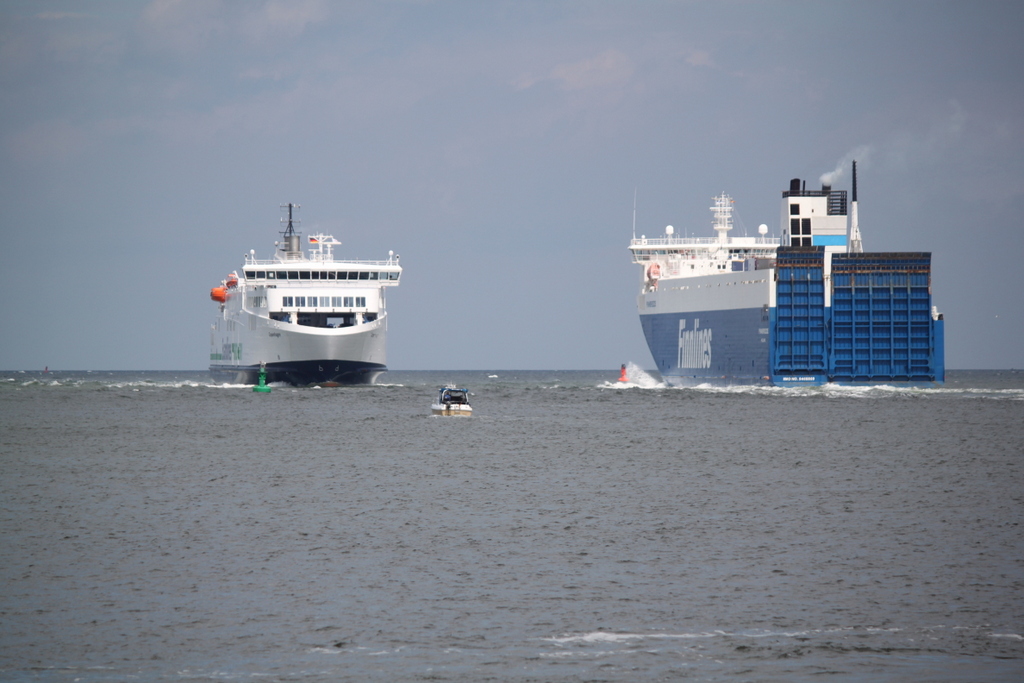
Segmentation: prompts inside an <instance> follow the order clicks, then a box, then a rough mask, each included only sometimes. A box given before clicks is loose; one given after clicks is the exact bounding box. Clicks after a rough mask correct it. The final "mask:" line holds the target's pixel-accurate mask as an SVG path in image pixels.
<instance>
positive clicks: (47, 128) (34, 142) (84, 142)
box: [4, 120, 89, 167]
mask: <svg viewBox="0 0 1024 683" xmlns="http://www.w3.org/2000/svg"><path fill="white" fill-rule="evenodd" d="M88 144H89V136H88V135H87V134H86V132H85V131H83V130H82V129H81V128H78V127H76V126H73V125H72V124H71V123H69V122H67V121H64V120H53V121H40V122H36V123H33V124H31V125H29V126H27V127H26V128H23V129H22V130H20V131H17V132H16V133H12V134H10V135H8V136H7V137H6V138H5V139H4V146H5V147H6V148H7V150H8V153H9V154H10V155H11V157H13V158H14V159H17V160H19V161H21V162H22V163H25V164H28V165H31V166H41V167H45V166H47V165H48V164H51V163H54V162H61V163H62V162H65V161H68V160H69V159H72V158H74V157H77V156H78V155H79V154H81V153H82V152H83V151H84V150H85V149H86V147H87V146H88Z"/></svg>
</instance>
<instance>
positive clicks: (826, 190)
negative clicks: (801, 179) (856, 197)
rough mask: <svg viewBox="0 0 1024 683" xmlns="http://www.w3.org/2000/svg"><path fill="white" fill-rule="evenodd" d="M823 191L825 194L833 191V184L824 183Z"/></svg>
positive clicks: (822, 185)
mask: <svg viewBox="0 0 1024 683" xmlns="http://www.w3.org/2000/svg"><path fill="white" fill-rule="evenodd" d="M821 191H822V192H824V193H825V194H829V193H831V192H832V186H831V185H826V184H825V183H822V184H821Z"/></svg>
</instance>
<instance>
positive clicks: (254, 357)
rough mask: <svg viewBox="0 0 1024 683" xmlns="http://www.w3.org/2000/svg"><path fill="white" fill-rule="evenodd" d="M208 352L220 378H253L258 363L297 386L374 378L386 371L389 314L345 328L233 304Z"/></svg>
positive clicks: (239, 381)
mask: <svg viewBox="0 0 1024 683" xmlns="http://www.w3.org/2000/svg"><path fill="white" fill-rule="evenodd" d="M225 316H226V319H228V320H230V321H231V322H232V324H231V325H221V326H220V327H221V328H222V330H224V331H223V332H221V334H220V335H219V338H218V339H217V342H219V343H215V347H216V348H217V349H218V351H217V352H215V353H211V357H210V374H211V376H212V377H213V378H214V379H216V380H219V381H225V382H230V383H235V384H256V383H257V381H258V375H259V369H260V365H261V364H264V363H265V364H266V369H267V381H268V382H280V383H286V384H291V385H295V386H310V385H319V386H342V385H359V384H373V383H374V382H375V381H376V380H377V378H378V377H380V375H381V374H383V373H384V372H386V371H387V365H386V353H385V340H386V333H387V314H386V313H385V314H382V315H381V317H379V318H378V319H376V320H374V321H371V322H364V323H361V324H359V325H355V326H351V327H346V328H319V327H308V326H305V325H297V324H294V323H289V322H282V321H278V320H271V319H269V318H267V317H265V316H263V315H259V314H257V313H253V312H251V311H246V310H244V309H237V308H236V309H233V310H232V307H231V306H230V304H229V306H228V307H227V309H226V311H225Z"/></svg>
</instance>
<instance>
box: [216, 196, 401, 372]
mask: <svg viewBox="0 0 1024 683" xmlns="http://www.w3.org/2000/svg"><path fill="white" fill-rule="evenodd" d="M286 206H287V208H288V219H287V227H286V229H285V232H284V240H283V242H282V243H278V244H277V249H276V251H275V253H274V257H273V258H272V259H258V258H257V257H256V254H255V252H254V251H250V252H249V254H248V255H247V256H246V257H245V262H244V263H243V265H242V270H241V272H240V273H239V272H237V271H236V272H234V273H232V274H231V275H229V276H228V278H227V279H225V280H224V281H223V282H222V283H221V286H220V287H215V288H213V290H212V291H211V293H210V296H211V298H213V299H214V300H215V301H218V302H219V304H220V306H219V310H218V315H217V319H216V321H215V322H214V324H213V325H212V327H211V330H210V370H211V372H213V373H215V374H217V375H220V376H221V377H223V378H225V379H228V380H229V381H236V382H243V383H254V382H255V381H256V375H257V372H258V370H259V367H260V364H261V363H266V369H267V375H268V381H271V382H288V383H291V384H297V385H308V384H321V385H335V384H367V383H372V382H373V381H374V379H376V377H377V376H378V375H380V374H381V373H382V372H384V371H385V370H386V369H387V366H386V353H385V336H386V332H387V307H386V300H385V290H386V289H387V288H388V287H394V286H396V285H398V283H399V278H400V277H401V273H402V268H401V266H400V265H399V258H398V257H397V256H394V255H393V254H392V253H391V252H389V254H388V258H387V259H386V260H380V261H362V260H360V261H355V260H336V259H335V257H334V247H336V246H338V245H340V244H341V242H339V241H337V240H336V239H334V237H333V236H331V235H325V234H315V235H310V236H309V237H308V238H307V245H308V247H309V251H308V253H303V251H302V249H301V247H300V236H299V234H298V233H297V232H296V231H295V227H294V224H295V223H297V222H298V221H297V220H296V219H294V218H293V216H292V213H293V210H294V209H296V208H298V207H297V205H293V204H288V205H286Z"/></svg>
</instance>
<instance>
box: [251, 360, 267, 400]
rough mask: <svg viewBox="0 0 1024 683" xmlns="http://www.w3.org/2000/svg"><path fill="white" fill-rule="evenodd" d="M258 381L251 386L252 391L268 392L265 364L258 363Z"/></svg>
mask: <svg viewBox="0 0 1024 683" xmlns="http://www.w3.org/2000/svg"><path fill="white" fill-rule="evenodd" d="M259 381H260V383H259V384H257V385H256V386H254V387H253V388H252V390H253V391H256V392H259V393H261V394H269V393H270V387H268V386H267V364H266V363H260V380H259Z"/></svg>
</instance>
